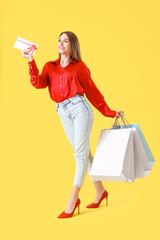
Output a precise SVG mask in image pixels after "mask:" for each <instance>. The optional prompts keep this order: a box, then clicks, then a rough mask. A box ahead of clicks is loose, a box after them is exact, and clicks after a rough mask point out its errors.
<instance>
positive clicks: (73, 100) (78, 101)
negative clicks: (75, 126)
mask: <svg viewBox="0 0 160 240" xmlns="http://www.w3.org/2000/svg"><path fill="white" fill-rule="evenodd" d="M80 102H82V99H81V98H80V97H79V96H77V97H76V98H74V99H72V100H71V103H72V104H73V105H76V104H78V103H80Z"/></svg>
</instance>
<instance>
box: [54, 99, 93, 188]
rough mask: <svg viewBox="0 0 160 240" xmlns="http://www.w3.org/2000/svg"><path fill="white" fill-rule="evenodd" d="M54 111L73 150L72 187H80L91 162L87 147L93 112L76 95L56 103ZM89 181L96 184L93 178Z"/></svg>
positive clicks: (91, 158) (86, 103)
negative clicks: (74, 163)
mask: <svg viewBox="0 0 160 240" xmlns="http://www.w3.org/2000/svg"><path fill="white" fill-rule="evenodd" d="M56 111H57V113H58V115H59V117H60V119H61V122H62V125H63V128H64V131H65V133H66V135H67V137H68V140H69V142H70V143H71V145H72V147H73V150H74V157H75V160H76V172H75V177H74V182H73V186H76V187H82V186H83V183H84V180H85V177H86V173H87V171H88V173H90V170H91V167H92V162H93V156H92V154H91V151H90V147H89V143H90V134H91V130H92V125H93V120H94V116H93V110H92V108H91V106H90V104H89V103H88V101H87V100H86V99H85V98H84V97H83V96H82V95H80V94H76V95H75V96H74V97H71V98H67V99H66V100H64V101H62V102H60V103H56ZM90 177H91V176H90ZM91 180H92V181H93V182H97V180H95V179H94V178H93V177H91Z"/></svg>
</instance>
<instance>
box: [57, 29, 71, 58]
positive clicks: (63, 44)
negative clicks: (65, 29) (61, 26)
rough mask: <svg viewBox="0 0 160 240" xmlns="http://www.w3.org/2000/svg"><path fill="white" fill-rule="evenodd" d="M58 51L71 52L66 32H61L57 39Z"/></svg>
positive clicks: (67, 53)
mask: <svg viewBox="0 0 160 240" xmlns="http://www.w3.org/2000/svg"><path fill="white" fill-rule="evenodd" d="M58 51H59V53H60V54H65V55H70V54H71V44H70V40H69V38H68V36H67V34H66V33H63V34H62V35H61V36H60V38H59V39H58Z"/></svg>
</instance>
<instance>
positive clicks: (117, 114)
mask: <svg viewBox="0 0 160 240" xmlns="http://www.w3.org/2000/svg"><path fill="white" fill-rule="evenodd" d="M121 113H122V114H123V115H124V112H123V111H116V117H117V118H119V117H120V115H121Z"/></svg>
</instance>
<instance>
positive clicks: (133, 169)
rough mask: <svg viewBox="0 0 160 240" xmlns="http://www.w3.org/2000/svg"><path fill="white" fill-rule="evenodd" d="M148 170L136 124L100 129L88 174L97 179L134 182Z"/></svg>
mask: <svg viewBox="0 0 160 240" xmlns="http://www.w3.org/2000/svg"><path fill="white" fill-rule="evenodd" d="M150 172H151V166H150V164H149V161H148V157H147V155H146V152H145V150H144V147H143V144H142V142H141V140H140V138H139V135H138V132H137V130H136V128H121V129H103V130H101V134H100V137H99V140H98V144H97V148H96V151H95V155H94V159H93V164H92V168H91V171H90V175H91V176H93V177H94V178H95V179H97V180H101V181H102V180H103V181H120V182H134V179H135V178H136V177H137V178H138V177H139V178H144V177H146V176H147V175H148V174H149V173H150Z"/></svg>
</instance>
